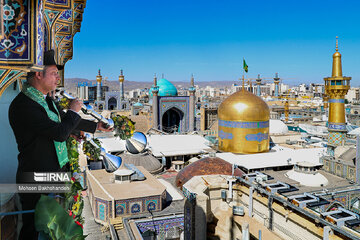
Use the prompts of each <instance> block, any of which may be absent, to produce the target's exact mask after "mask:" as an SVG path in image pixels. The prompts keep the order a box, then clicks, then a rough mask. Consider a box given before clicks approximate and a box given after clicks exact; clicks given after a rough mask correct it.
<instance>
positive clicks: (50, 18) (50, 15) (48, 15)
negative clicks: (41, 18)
mask: <svg viewBox="0 0 360 240" xmlns="http://www.w3.org/2000/svg"><path fill="white" fill-rule="evenodd" d="M59 13H60V11H55V10H50V9H45V10H44V15H45V19H46V20H47V22H48V24H49V26H50V27H51V26H52V24H53V23H54V21H55V19H56V17H57V15H59Z"/></svg>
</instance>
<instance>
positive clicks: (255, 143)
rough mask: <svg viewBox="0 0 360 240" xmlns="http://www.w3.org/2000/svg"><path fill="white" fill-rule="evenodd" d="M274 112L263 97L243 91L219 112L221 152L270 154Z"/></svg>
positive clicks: (227, 101)
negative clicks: (270, 136)
mask: <svg viewBox="0 0 360 240" xmlns="http://www.w3.org/2000/svg"><path fill="white" fill-rule="evenodd" d="M269 118H270V110H269V107H268V105H267V104H266V102H264V101H263V100H262V99H261V98H260V97H258V96H256V95H254V94H252V93H250V92H248V91H246V90H240V91H238V92H236V93H234V94H232V95H231V96H229V97H228V98H226V99H225V100H224V101H223V102H222V103H221V104H220V106H219V109H218V119H219V124H218V126H219V128H218V137H219V150H221V151H224V152H233V153H245V154H249V153H259V152H266V151H268V150H269Z"/></svg>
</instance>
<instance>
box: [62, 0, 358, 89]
mask: <svg viewBox="0 0 360 240" xmlns="http://www.w3.org/2000/svg"><path fill="white" fill-rule="evenodd" d="M359 11H360V1H356V0H354V1H332V0H324V1H305V0H301V1H300V0H285V1H276V0H265V1H256V0H253V1H249V0H247V1H242V0H181V1H180V0H164V1H163V0H142V1H140V0H128V1H125V0H121V1H118V0H112V1H110V0H102V1H97V0H88V1H87V6H86V8H85V12H84V15H83V22H82V26H81V31H80V32H79V33H77V34H76V35H75V38H74V55H73V59H72V60H70V61H69V62H68V63H67V64H66V68H65V71H66V73H65V77H67V78H71V77H82V78H87V79H95V76H96V75H97V71H98V69H99V68H101V71H102V75H103V76H104V77H108V78H109V80H116V79H118V76H119V74H120V69H123V70H124V74H125V79H126V80H132V81H152V79H153V75H154V73H157V74H158V75H159V76H160V75H161V74H162V73H164V75H165V78H167V79H168V80H170V81H184V80H186V81H187V80H189V81H190V76H191V73H193V74H194V75H195V81H221V80H233V81H236V80H237V79H238V78H239V77H241V75H242V59H243V58H245V60H246V62H247V64H248V66H249V72H248V74H247V75H246V76H247V77H249V78H255V77H256V76H257V74H261V75H262V76H263V77H266V78H273V77H274V74H275V72H279V75H280V77H281V78H283V81H284V83H286V82H287V83H290V84H294V83H302V82H304V83H310V82H315V83H323V78H324V77H328V76H330V75H331V64H332V54H333V53H334V51H335V37H336V36H339V51H340V52H341V54H342V60H343V61H342V62H343V74H344V75H346V76H351V77H352V82H351V85H352V86H358V85H360V14H359Z"/></svg>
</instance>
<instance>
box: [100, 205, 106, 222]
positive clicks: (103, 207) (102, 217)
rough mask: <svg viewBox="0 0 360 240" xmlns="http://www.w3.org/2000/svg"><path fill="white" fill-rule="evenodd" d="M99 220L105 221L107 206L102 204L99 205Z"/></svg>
mask: <svg viewBox="0 0 360 240" xmlns="http://www.w3.org/2000/svg"><path fill="white" fill-rule="evenodd" d="M99 218H100V220H103V221H105V206H104V204H102V203H100V204H99Z"/></svg>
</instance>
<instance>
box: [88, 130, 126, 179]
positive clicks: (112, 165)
mask: <svg viewBox="0 0 360 240" xmlns="http://www.w3.org/2000/svg"><path fill="white" fill-rule="evenodd" d="M85 138H86V140H87V141H88V142H89V143H90V144H91V145H93V146H94V147H96V148H99V146H98V145H97V144H96V143H95V142H94V141H93V140H92V138H91V136H90V134H88V133H86V134H85ZM100 155H101V156H102V161H103V163H104V166H105V170H106V171H107V172H110V173H112V172H115V171H116V170H117V169H118V168H119V167H120V166H121V163H122V159H121V157H119V156H114V155H112V154H110V153H107V152H106V150H105V149H104V148H100Z"/></svg>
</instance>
